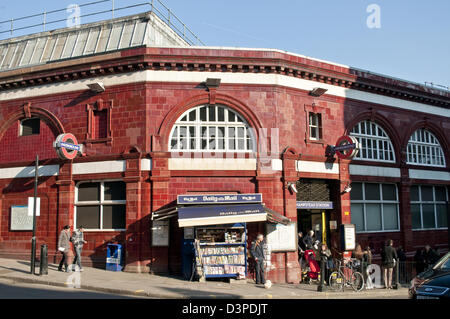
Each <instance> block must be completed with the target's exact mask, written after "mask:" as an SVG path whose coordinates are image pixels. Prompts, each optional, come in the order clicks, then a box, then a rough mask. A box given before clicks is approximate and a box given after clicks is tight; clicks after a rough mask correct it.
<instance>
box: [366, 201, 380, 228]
mask: <svg viewBox="0 0 450 319" xmlns="http://www.w3.org/2000/svg"><path fill="white" fill-rule="evenodd" d="M366 218H367V224H366V225H367V230H381V206H380V204H366Z"/></svg>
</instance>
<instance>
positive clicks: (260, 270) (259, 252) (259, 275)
mask: <svg viewBox="0 0 450 319" xmlns="http://www.w3.org/2000/svg"><path fill="white" fill-rule="evenodd" d="M263 241H264V236H263V235H262V234H259V235H258V236H257V237H256V240H255V241H254V242H252V246H251V248H250V254H251V255H252V257H253V259H255V272H256V284H257V285H259V284H263V285H264V284H265V283H266V279H265V278H264V247H263Z"/></svg>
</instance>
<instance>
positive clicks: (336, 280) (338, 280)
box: [328, 271, 344, 291]
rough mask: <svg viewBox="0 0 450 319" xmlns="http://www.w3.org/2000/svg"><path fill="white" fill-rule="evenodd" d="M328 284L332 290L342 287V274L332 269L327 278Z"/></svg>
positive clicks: (341, 288)
mask: <svg viewBox="0 0 450 319" xmlns="http://www.w3.org/2000/svg"><path fill="white" fill-rule="evenodd" d="M328 284H329V285H330V288H331V289H332V290H335V291H338V290H343V288H344V276H343V275H342V273H341V272H340V271H333V272H332V273H331V275H330V279H329V280H328Z"/></svg>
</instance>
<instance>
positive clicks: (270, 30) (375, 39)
mask: <svg viewBox="0 0 450 319" xmlns="http://www.w3.org/2000/svg"><path fill="white" fill-rule="evenodd" d="M89 1H91V2H92V1H94V0H40V1H30V0H14V1H6V0H0V21H3V20H7V19H10V18H17V17H21V16H24V15H30V14H35V13H40V12H43V11H44V9H45V10H46V11H50V10H55V9H62V8H66V7H67V6H68V5H69V4H79V5H81V4H83V3H87V2H89ZM142 2H146V1H144V0H115V4H116V6H117V7H121V6H126V5H132V4H136V3H142ZM163 2H164V3H165V4H166V5H167V6H168V7H169V8H171V9H172V10H173V12H174V13H175V14H176V15H177V16H178V17H179V18H180V19H181V20H183V21H184V22H185V23H186V24H187V25H188V26H189V28H190V29H191V30H192V31H194V32H195V33H196V34H197V35H198V36H199V38H200V39H201V40H202V41H203V42H204V43H205V44H206V45H210V46H237V47H253V48H275V49H280V50H286V51H290V52H294V53H298V54H303V55H307V56H311V57H315V58H319V59H324V60H328V61H332V62H336V63H341V64H346V65H350V66H353V67H358V68H362V69H367V70H370V71H373V72H377V73H382V74H387V75H391V76H395V77H400V78H403V79H406V80H410V81H415V82H419V83H424V82H425V81H426V82H433V83H436V84H441V85H445V86H450V1H448V0H433V1H423V0H421V1H418V0H396V1H392V0H370V1H365V0H347V1H335V0H315V1H313V0H277V1H269V0H259V1H257V0H239V1H238V0H227V1H223V0H220V1H219V0H164V1H163ZM370 4H377V5H378V6H379V8H380V13H381V15H380V17H381V19H380V28H372V29H371V28H368V27H367V24H366V20H367V18H368V17H369V15H371V13H367V12H366V9H367V7H368V6H369V5H370ZM105 7H107V8H109V4H107V3H105V4H98V5H96V7H95V6H91V7H82V8H81V10H82V11H81V13H82V14H86V13H90V12H92V10H94V9H98V10H104V9H105ZM133 10H134V11H133V12H130V11H123V12H124V13H125V12H127V13H128V12H130V13H135V12H138V11H139V10H140V11H144V8H143V7H142V8H140V9H133ZM65 16H67V14H66V13H64V12H62V13H60V15H59V16H58V18H64V17H65ZM81 22H82V23H85V22H89V21H87V18H86V19H82V21H81ZM8 27H9V26H8V25H5V24H3V25H0V31H4V30H5V28H8ZM2 38H4V36H3V37H2Z"/></svg>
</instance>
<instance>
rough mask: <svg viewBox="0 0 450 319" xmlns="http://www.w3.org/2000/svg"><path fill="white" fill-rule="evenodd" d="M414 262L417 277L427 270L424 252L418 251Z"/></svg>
mask: <svg viewBox="0 0 450 319" xmlns="http://www.w3.org/2000/svg"><path fill="white" fill-rule="evenodd" d="M414 262H415V263H416V275H418V274H420V273H421V272H423V271H424V270H425V257H424V256H423V250H422V249H420V248H419V249H417V250H416V254H415V255H414Z"/></svg>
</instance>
